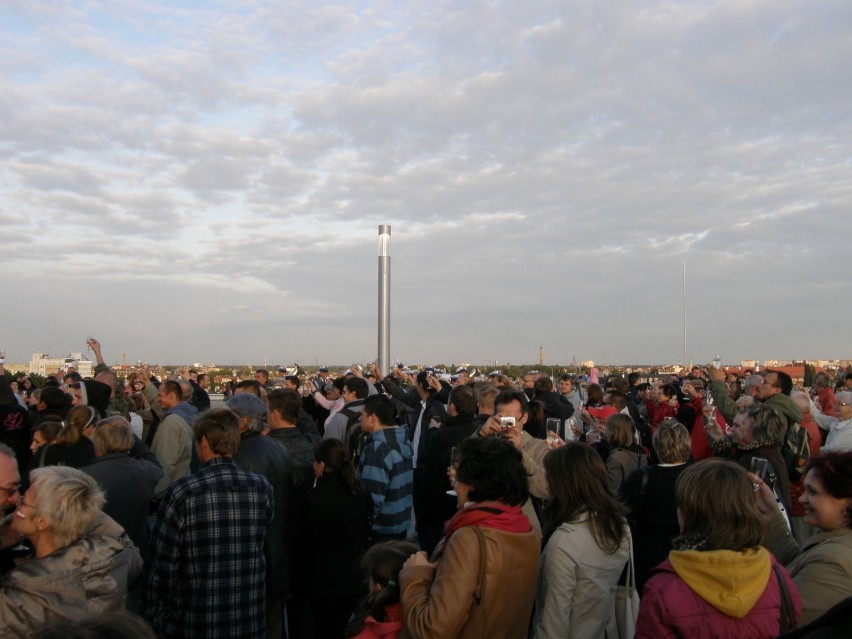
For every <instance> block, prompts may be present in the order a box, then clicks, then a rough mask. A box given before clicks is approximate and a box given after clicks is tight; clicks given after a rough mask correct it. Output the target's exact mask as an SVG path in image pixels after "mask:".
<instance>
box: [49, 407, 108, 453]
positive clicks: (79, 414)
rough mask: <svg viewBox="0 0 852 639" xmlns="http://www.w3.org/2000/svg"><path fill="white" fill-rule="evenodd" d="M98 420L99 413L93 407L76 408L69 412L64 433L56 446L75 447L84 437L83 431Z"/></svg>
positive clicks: (55, 442) (64, 423)
mask: <svg viewBox="0 0 852 639" xmlns="http://www.w3.org/2000/svg"><path fill="white" fill-rule="evenodd" d="M97 420H98V411H97V410H96V409H95V408H93V407H91V406H75V407H74V408H72V409H71V410H69V411H68V416H67V417H66V418H65V421H64V422H63V427H62V431H61V432H60V433H59V436H58V437H57V438H56V441H54V442H53V443H54V444H60V445H62V446H73V445H74V444H76V443H77V442H78V441H80V438H81V437H82V436H83V429H84V428H86V427H87V426H92V425H94V423H95V422H96V421H97Z"/></svg>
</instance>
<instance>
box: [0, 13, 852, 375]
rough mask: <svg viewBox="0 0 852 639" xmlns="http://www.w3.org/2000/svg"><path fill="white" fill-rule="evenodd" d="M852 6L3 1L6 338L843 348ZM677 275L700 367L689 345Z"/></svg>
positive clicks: (427, 352)
mask: <svg viewBox="0 0 852 639" xmlns="http://www.w3.org/2000/svg"><path fill="white" fill-rule="evenodd" d="M850 24H852V3H850V2H848V0H836V1H832V0H826V1H820V2H812V1H806V0H802V1H789V0H755V1H749V0H719V1H712V0H704V1H695V2H688V1H685V2H639V1H637V0H633V1H622V0H611V1H607V2H599V1H598V0H590V1H582V0H578V1H573V2H559V1H553V0H546V1H542V0H524V1H523V2H508V1H505V2H503V1H484V0H469V1H466V2H459V1H447V0H429V1H428V2H427V1H425V0H424V1H420V2H406V1H401V0H389V1H379V0H377V1H375V2H369V1H361V2H357V1H355V2H335V3H331V2H321V1H318V0H306V1H302V0H282V1H280V2H279V1H274V0H254V1H252V0H234V1H230V0H221V1H218V2H217V1H209V2H204V1H201V0H198V1H194V2H193V1H184V2H172V1H168V2H158V1H156V0H145V1H144V2H143V1H141V0H139V1H137V0H109V1H106V0H104V1H99V0H89V1H70V0H69V1H55V0H52V1H40V0H5V1H4V2H3V3H2V4H0V29H2V31H0V35H2V37H0V229H2V242H0V247H2V257H0V265H2V270H3V274H4V275H3V277H2V285H0V295H2V299H3V301H4V304H3V306H4V308H3V312H2V313H0V348H2V349H4V350H6V352H7V360H6V361H7V362H13V361H18V362H26V361H29V358H30V354H31V353H32V352H33V351H44V352H50V353H51V354H53V355H55V356H61V355H65V354H66V353H68V352H69V351H79V350H82V349H84V342H85V339H86V337H87V336H95V337H97V338H98V339H99V340H100V341H101V342H102V344H103V349H104V355H105V357H106V359H107V361H108V362H116V361H119V359H120V358H121V356H122V355H121V354H122V353H124V354H125V357H126V361H127V362H129V363H130V362H135V361H137V360H142V361H148V362H152V363H153V362H159V363H173V364H179V363H194V362H201V363H220V364H232V363H246V362H249V363H257V364H262V363H264V362H267V363H268V364H270V365H271V364H273V363H291V362H299V363H301V364H303V365H308V366H310V365H314V364H317V363H320V364H322V363H326V364H341V365H345V364H348V363H351V362H368V361H371V360H373V359H375V357H376V354H377V328H376V327H377V313H378V311H377V307H378V304H377V289H378V277H377V255H378V253H377V251H378V225H380V224H390V225H391V228H392V240H391V308H392V311H391V359H400V360H401V361H403V362H406V363H407V362H412V363H413V362H418V363H445V364H449V363H458V362H473V363H481V364H486V363H493V365H495V366H498V365H499V364H500V363H506V362H511V363H537V362H538V360H539V348H540V347H541V348H543V349H544V359H545V363H546V364H549V365H559V364H563V365H564V364H570V363H571V362H572V361H574V360H576V361H578V362H579V361H583V360H589V359H591V360H594V361H595V362H597V363H602V364H607V363H662V362H680V361H682V360H684V356H686V360H687V361H695V362H708V361H710V360H711V359H712V358H713V357H714V356H716V355H719V356H720V357H721V358H722V361H723V362H725V363H737V362H739V361H740V360H741V359H758V360H763V359H803V358H808V359H835V358H850V357H852V352H850V344H852V342H850V340H849V339H848V329H847V327H846V323H847V322H848V318H849V311H850V310H852V302H850V298H851V297H852V296H850V293H852V270H850V268H849V256H850V240H849V238H850V232H852V215H850V210H852V206H850V205H852V82H850V78H852V29H850V28H849V26H850ZM684 265H685V270H686V282H687V286H686V291H687V293H686V322H685V323H686V338H687V339H686V345H687V348H686V352H684V310H683V309H684V297H683V281H684Z"/></svg>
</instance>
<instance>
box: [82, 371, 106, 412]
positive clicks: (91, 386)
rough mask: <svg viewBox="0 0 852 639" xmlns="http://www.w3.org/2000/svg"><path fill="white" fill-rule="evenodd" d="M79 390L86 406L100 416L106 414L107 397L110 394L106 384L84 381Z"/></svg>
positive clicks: (90, 380) (89, 380) (91, 380)
mask: <svg viewBox="0 0 852 639" xmlns="http://www.w3.org/2000/svg"><path fill="white" fill-rule="evenodd" d="M80 389H81V390H82V391H83V392H82V394H83V398H82V399H83V403H84V404H85V405H86V406H91V407H92V408H94V409H95V410H97V411H98V412H99V413H100V414H101V415H103V414H105V413H106V409H107V407H108V406H109V396H110V395H111V394H112V389H111V388H110V387H109V386H108V385H107V384H104V383H103V382H98V381H96V380H94V379H84V380H83V382H82V383H81V384H80Z"/></svg>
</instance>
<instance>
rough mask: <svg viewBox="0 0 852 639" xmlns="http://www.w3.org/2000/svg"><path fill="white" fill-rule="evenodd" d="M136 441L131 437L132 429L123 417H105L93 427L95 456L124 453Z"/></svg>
mask: <svg viewBox="0 0 852 639" xmlns="http://www.w3.org/2000/svg"><path fill="white" fill-rule="evenodd" d="M134 443H136V440H135V439H134V437H133V429H132V428H131V427H130V424H129V423H128V421H127V420H126V419H124V417H122V416H121V415H115V416H113V417H107V418H106V419H102V420H101V421H99V422H98V424H97V426H95V434H94V435H93V436H92V444H94V446H95V453H96V454H97V455H99V456H100V455H107V454H109V453H126V452H127V451H129V450H130V449H131V448H133V444H134Z"/></svg>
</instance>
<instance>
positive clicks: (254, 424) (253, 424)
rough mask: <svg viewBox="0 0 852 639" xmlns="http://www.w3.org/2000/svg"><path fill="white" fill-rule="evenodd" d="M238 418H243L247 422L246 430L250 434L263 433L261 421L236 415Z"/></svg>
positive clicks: (240, 414)
mask: <svg viewBox="0 0 852 639" xmlns="http://www.w3.org/2000/svg"><path fill="white" fill-rule="evenodd" d="M237 414H238V415H239V416H240V417H245V418H246V419H247V420H248V422H247V423H246V430H247V431H249V432H252V433H259V432H261V431H263V428H264V423H263V420H262V419H257V417H249V416H248V415H243V414H242V413H237Z"/></svg>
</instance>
